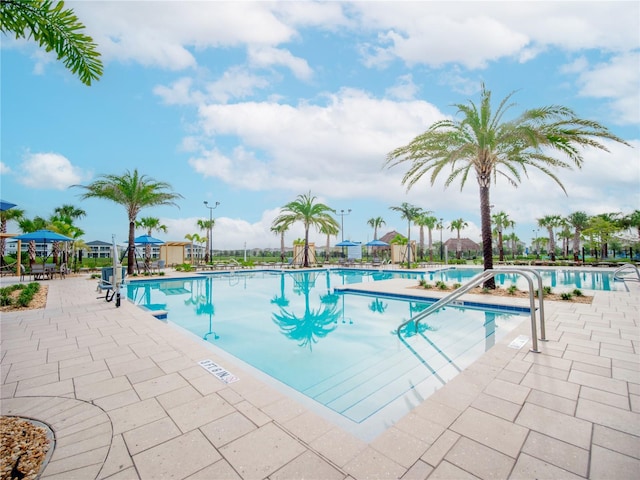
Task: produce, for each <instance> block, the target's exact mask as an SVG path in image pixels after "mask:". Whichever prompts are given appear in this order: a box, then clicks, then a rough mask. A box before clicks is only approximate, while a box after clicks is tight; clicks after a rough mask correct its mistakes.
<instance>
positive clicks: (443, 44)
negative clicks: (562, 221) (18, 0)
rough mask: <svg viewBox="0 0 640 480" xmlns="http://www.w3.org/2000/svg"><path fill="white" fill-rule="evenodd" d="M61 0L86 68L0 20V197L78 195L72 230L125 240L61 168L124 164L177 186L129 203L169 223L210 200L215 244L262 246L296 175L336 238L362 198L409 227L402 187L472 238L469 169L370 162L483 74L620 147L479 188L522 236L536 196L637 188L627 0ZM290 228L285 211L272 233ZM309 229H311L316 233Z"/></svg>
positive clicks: (635, 84) (564, 208)
mask: <svg viewBox="0 0 640 480" xmlns="http://www.w3.org/2000/svg"><path fill="white" fill-rule="evenodd" d="M66 5H67V6H69V7H71V8H73V9H74V10H75V12H76V14H77V15H78V16H79V18H80V19H81V21H82V22H83V23H84V24H85V25H86V26H87V33H88V34H89V35H91V36H92V37H93V38H94V40H95V41H96V42H97V43H98V47H99V50H100V51H101V53H102V58H103V61H104V65H105V71H104V76H103V77H102V78H101V79H100V81H98V82H96V83H95V84H94V85H93V86H91V87H87V86H85V85H83V84H82V83H81V82H80V81H79V80H78V79H77V78H75V77H73V76H72V75H71V74H70V73H69V72H67V71H66V70H65V69H64V67H63V66H62V64H61V63H60V62H58V61H56V60H55V58H54V57H53V56H52V55H51V54H47V53H45V52H44V51H43V50H41V49H39V48H37V46H36V45H35V44H34V43H33V42H28V41H15V40H13V39H10V38H7V37H3V39H2V50H1V55H2V58H1V60H2V63H1V93H2V106H1V108H2V126H1V135H2V139H1V140H2V145H1V158H0V162H1V164H0V173H1V175H2V177H1V196H2V198H3V199H4V200H8V201H11V202H13V203H16V204H18V206H19V208H22V209H24V210H25V211H26V215H27V216H28V217H30V218H33V217H35V216H36V215H39V216H44V217H48V216H50V215H51V214H52V213H53V210H54V208H56V207H58V206H61V205H63V204H74V205H76V206H79V207H81V208H83V209H84V210H85V211H86V212H87V216H86V217H85V218H83V219H81V220H79V221H78V226H79V227H80V228H82V229H83V230H84V231H85V236H84V239H85V241H92V240H104V241H110V240H111V235H112V234H115V235H116V238H117V239H118V241H120V242H125V241H126V236H127V223H128V222H127V216H126V212H125V209H124V208H123V207H121V206H118V205H115V204H114V205H112V204H109V203H107V202H106V201H100V200H89V201H80V199H79V194H80V193H81V190H80V189H77V188H69V186H70V185H74V184H85V185H86V184H88V183H89V182H91V181H93V180H95V179H96V178H97V177H98V176H99V175H100V174H122V173H124V172H125V170H127V169H129V170H132V169H134V168H137V169H138V170H139V171H140V172H141V173H143V174H145V175H148V176H150V177H152V178H154V179H156V180H159V181H166V182H169V183H170V184H171V185H172V186H173V188H174V191H175V192H177V193H180V194H181V195H183V197H184V198H183V199H181V200H179V202H178V204H179V208H175V207H158V208H149V209H145V210H143V211H142V213H141V216H153V217H158V218H160V219H161V221H162V222H163V223H164V224H165V225H166V226H167V227H168V228H169V231H168V233H166V234H157V236H159V237H161V238H163V239H165V240H184V236H185V234H187V233H196V232H198V229H197V227H196V221H197V219H201V218H207V219H208V217H209V210H207V208H206V207H205V206H204V205H203V201H204V200H207V201H209V202H210V204H212V203H215V202H216V201H219V202H220V205H219V207H218V208H217V209H216V210H214V212H213V213H214V217H215V218H216V227H215V229H214V248H216V249H217V248H224V249H232V248H233V249H241V248H243V247H244V246H245V244H246V246H247V248H253V247H273V248H277V247H278V246H279V239H278V237H276V236H275V235H273V234H272V233H271V232H270V226H271V222H272V220H273V218H274V217H275V216H276V215H277V214H278V212H279V209H280V207H282V206H283V205H284V204H286V203H287V202H289V201H292V200H294V199H295V198H296V196H297V195H299V194H302V193H307V192H309V191H311V193H312V194H313V195H315V196H317V197H318V199H319V200H320V201H322V202H324V203H326V204H328V205H329V206H330V207H332V208H334V209H336V210H338V211H340V210H345V211H346V210H348V209H351V213H350V214H349V215H347V216H345V217H344V237H345V238H350V239H352V240H356V241H363V242H367V241H369V240H371V239H372V237H373V231H372V230H371V228H370V227H368V226H367V220H368V219H369V218H371V217H377V216H381V217H383V219H384V220H385V222H386V225H385V226H384V227H383V228H382V231H381V232H380V234H383V233H385V232H387V231H389V230H392V229H395V230H398V231H399V232H401V233H403V234H406V230H407V225H406V222H405V221H404V220H401V219H400V217H399V215H398V213H397V212H394V211H392V210H390V209H389V207H390V206H397V205H400V204H401V203H402V202H409V203H412V204H414V205H416V206H419V207H421V208H423V209H425V210H431V211H433V212H434V215H435V216H437V217H438V218H443V219H444V221H445V223H447V222H448V221H450V220H453V219H457V218H463V219H464V220H466V221H467V222H468V224H469V227H468V228H466V229H465V230H463V232H462V236H464V237H469V238H472V239H474V240H479V238H480V217H479V207H478V197H479V195H478V188H477V184H476V183H475V181H473V180H472V181H469V182H468V183H467V185H466V186H465V188H464V189H463V190H462V191H461V190H460V187H459V184H457V183H456V184H453V185H452V186H450V187H449V188H446V189H445V188H444V186H443V182H444V179H445V177H444V176H443V177H442V179H441V180H439V181H437V182H436V184H435V185H434V186H431V185H430V184H429V182H428V180H427V179H426V178H425V179H424V180H422V181H421V182H419V183H418V184H417V185H416V186H414V187H413V189H412V190H410V191H409V192H406V189H405V187H404V186H402V185H401V178H402V175H403V174H404V172H405V170H404V167H396V168H394V169H391V170H389V169H383V163H384V159H385V155H386V154H387V153H388V152H389V151H390V150H392V149H394V148H396V147H398V146H401V145H404V144H406V143H408V142H409V141H410V140H411V139H412V138H413V137H415V136H416V135H417V134H419V133H421V132H422V131H424V130H426V129H427V128H428V126H429V125H430V124H431V123H433V122H434V121H436V120H439V119H442V118H446V117H451V116H454V115H455V113H456V112H455V109H454V108H453V107H452V104H455V103H465V102H467V101H468V100H473V101H477V100H478V98H479V91H480V85H481V83H482V82H484V83H485V84H486V86H487V88H488V89H489V90H491V91H492V92H493V96H494V98H495V99H496V100H499V99H502V98H503V97H504V96H506V95H507V94H509V93H511V92H512V91H516V93H515V96H514V97H513V100H514V101H515V102H516V103H517V105H516V107H515V108H514V109H513V110H512V111H513V113H514V114H515V113H518V112H519V111H521V110H522V109H525V108H530V107H537V106H543V105H549V104H562V105H565V106H568V107H570V108H572V109H574V110H575V111H576V112H577V113H578V114H579V115H580V116H582V117H585V118H590V119H594V120H597V121H599V122H601V123H603V124H605V125H607V126H608V127H609V128H610V129H611V130H612V131H613V132H614V133H615V134H617V135H618V136H620V137H622V138H623V139H625V140H626V141H627V142H628V143H630V144H631V145H632V147H633V148H629V147H626V146H623V145H619V144H613V143H611V144H608V145H609V147H610V153H605V152H601V151H597V150H589V151H585V152H584V158H585V164H584V166H583V168H582V169H581V170H574V171H568V170H565V171H559V172H557V174H558V176H559V177H560V179H561V180H562V182H563V184H564V185H565V187H566V189H567V192H568V196H567V195H565V194H564V193H563V191H562V190H561V189H560V188H559V187H558V186H557V185H556V184H555V183H554V182H553V180H551V179H550V178H548V177H546V176H544V175H542V174H539V173H537V172H529V178H526V177H525V178H524V181H523V184H522V185H521V186H520V187H518V188H513V187H511V186H510V185H507V184H506V183H505V182H499V183H498V184H496V185H494V186H493V187H492V190H491V195H492V196H491V202H492V204H494V205H495V207H494V208H495V209H496V210H497V211H500V210H503V211H505V212H506V213H507V214H508V215H509V216H510V218H511V219H513V220H515V222H516V227H515V231H516V233H517V234H518V236H519V237H520V238H521V240H523V241H525V242H527V243H530V242H531V239H532V238H533V237H534V235H536V233H535V230H536V228H537V227H536V219H537V218H540V217H542V216H544V215H547V214H561V215H567V214H569V213H571V212H573V211H576V210H584V211H586V212H587V213H589V214H597V213H603V212H615V211H621V212H624V213H630V212H631V211H633V210H634V209H637V208H639V206H640V128H639V127H640V35H639V34H638V32H639V31H640V4H638V2H504V3H501V2H491V3H490V2H447V3H445V2H407V3H405V2H355V3H346V2H345V3H343V2H325V3H315V2H257V3H249V2H231V3H226V2H207V1H195V2H170V1H155V2H152V1H138V2H126V1H110V2H99V1H84V2H67V3H66ZM338 219H339V220H340V217H338ZM16 230H17V229H16V226H15V225H13V226H12V225H10V226H9V231H10V232H11V231H16ZM140 233H143V232H140ZM199 233H201V234H204V232H199ZM417 235H418V229H417V228H413V229H412V232H411V236H412V238H417ZM451 235H452V234H451V233H449V232H448V231H447V230H445V232H444V238H445V239H446V238H448V237H449V236H451ZM539 235H540V236H542V235H543V233H542V232H540V233H539ZM302 236H303V230H302V226H301V225H298V226H295V227H294V228H293V229H292V230H291V232H290V233H289V234H288V235H287V237H286V238H287V243H288V244H289V245H291V242H292V240H293V239H295V238H300V237H302ZM438 237H439V232H437V233H436V234H435V238H436V239H437V238H438ZM339 238H340V236H339V237H338V239H339ZM312 240H315V241H316V243H317V244H319V245H324V244H325V238H324V237H323V236H321V235H319V234H316V233H315V232H313V233H312Z"/></svg>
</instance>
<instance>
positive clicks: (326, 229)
mask: <svg viewBox="0 0 640 480" xmlns="http://www.w3.org/2000/svg"><path fill="white" fill-rule="evenodd" d="M320 233H322V234H324V235H326V236H327V244H326V245H325V254H324V256H325V258H326V260H327V262H328V261H329V251H330V249H331V237H332V236H334V237H335V236H337V235H338V233H340V230H339V229H337V228H335V227H333V226H332V225H325V226H322V227H320Z"/></svg>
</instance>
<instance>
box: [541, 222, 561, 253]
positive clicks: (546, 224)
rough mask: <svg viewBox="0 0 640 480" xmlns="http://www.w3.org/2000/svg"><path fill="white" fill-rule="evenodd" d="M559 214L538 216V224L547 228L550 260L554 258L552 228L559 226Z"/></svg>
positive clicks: (554, 245) (554, 248)
mask: <svg viewBox="0 0 640 480" xmlns="http://www.w3.org/2000/svg"><path fill="white" fill-rule="evenodd" d="M560 220H562V217H560V215H545V216H544V217H542V218H538V226H539V227H543V228H546V229H547V232H548V233H549V258H550V259H551V261H552V262H553V261H555V259H556V241H555V238H554V235H553V229H554V228H556V227H559V226H560Z"/></svg>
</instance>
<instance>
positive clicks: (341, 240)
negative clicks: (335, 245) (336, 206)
mask: <svg viewBox="0 0 640 480" xmlns="http://www.w3.org/2000/svg"><path fill="white" fill-rule="evenodd" d="M350 213H351V209H348V210H347V211H346V212H345V211H344V210H340V213H339V214H338V215H340V243H342V242H344V217H345V215H349V214H350ZM342 258H344V247H342Z"/></svg>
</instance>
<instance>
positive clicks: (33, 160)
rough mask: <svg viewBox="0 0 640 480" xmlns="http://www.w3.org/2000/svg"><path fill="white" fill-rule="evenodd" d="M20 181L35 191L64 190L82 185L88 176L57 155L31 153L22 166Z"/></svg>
mask: <svg viewBox="0 0 640 480" xmlns="http://www.w3.org/2000/svg"><path fill="white" fill-rule="evenodd" d="M21 169H22V174H21V175H20V176H19V178H18V181H19V182H20V183H22V184H23V185H26V186H27V187H31V188H35V189H41V190H46V189H55V190H64V189H66V188H68V187H69V186H71V185H74V184H78V183H80V182H81V181H82V180H83V179H84V178H85V177H86V174H85V173H84V172H83V171H82V170H81V169H80V168H78V167H75V166H74V165H73V164H72V163H71V162H70V161H69V160H68V159H67V158H66V157H64V156H63V155H60V154H57V153H29V154H27V155H26V156H25V158H24V161H23V162H22V165H21Z"/></svg>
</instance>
